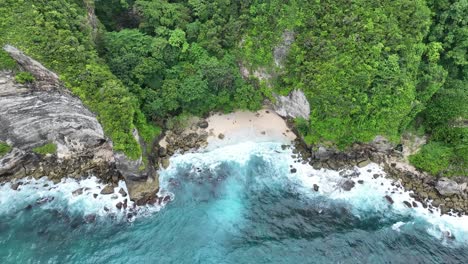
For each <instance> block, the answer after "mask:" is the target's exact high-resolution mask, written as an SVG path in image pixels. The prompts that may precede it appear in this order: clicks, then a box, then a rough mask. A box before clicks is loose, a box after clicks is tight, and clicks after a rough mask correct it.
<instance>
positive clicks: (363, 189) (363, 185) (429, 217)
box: [161, 142, 468, 243]
mask: <svg viewBox="0 0 468 264" xmlns="http://www.w3.org/2000/svg"><path fill="white" fill-rule="evenodd" d="M251 155H261V156H262V158H263V159H264V160H267V161H268V162H270V163H271V164H272V166H273V167H275V170H276V175H273V174H272V177H274V176H278V175H284V174H287V175H288V176H287V177H288V179H289V180H290V181H292V182H295V183H297V184H298V186H300V187H299V188H300V189H301V192H302V193H303V194H304V195H305V196H322V197H326V198H327V199H332V200H337V201H343V202H345V203H347V204H350V205H351V208H352V211H353V213H354V214H355V215H356V216H358V217H364V216H365V215H366V214H368V213H369V212H372V213H374V214H375V213H377V214H379V215H380V216H382V217H386V216H389V215H391V214H398V215H402V216H410V217H413V218H416V219H421V220H424V221H425V222H427V232H428V233H429V234H431V235H433V236H435V237H437V238H441V239H444V238H446V237H447V234H451V235H452V236H454V237H455V238H456V241H459V242H464V243H468V216H463V217H457V216H450V215H440V211H439V210H438V209H435V210H434V209H433V213H431V212H430V211H429V209H427V208H424V207H423V206H422V204H421V203H419V202H417V201H416V200H414V199H413V198H412V197H411V196H410V193H411V192H408V191H405V190H404V189H403V187H401V184H400V183H399V182H394V181H393V180H392V179H388V178H385V172H384V171H383V169H382V168H381V167H379V166H378V165H377V164H375V163H371V164H369V165H367V166H365V167H363V168H357V167H355V168H354V169H353V170H350V171H347V172H345V174H354V176H352V177H349V179H351V180H353V181H354V182H355V186H354V187H353V188H352V189H351V190H350V191H344V190H343V189H342V188H341V187H340V185H341V184H342V183H343V181H345V180H346V179H345V178H344V177H343V176H340V172H339V171H333V170H326V169H320V170H316V169H314V168H312V167H311V166H310V165H308V164H302V163H300V162H298V161H297V159H294V158H292V157H291V155H292V151H291V150H290V149H287V150H282V149H281V145H280V144H279V143H271V142H269V143H267V142H262V143H259V142H244V143H240V144H236V145H229V146H225V147H220V148H217V149H214V150H210V151H205V152H203V153H186V154H184V155H178V156H174V157H172V158H171V166H170V167H169V168H168V169H167V170H166V171H163V172H162V173H161V184H162V186H163V187H167V182H168V178H170V177H171V175H173V174H174V173H175V171H174V170H175V169H176V167H177V166H178V165H181V164H188V165H191V166H193V168H194V172H195V168H196V167H208V168H210V169H215V168H216V167H217V166H219V164H221V163H222V162H226V161H233V162H237V163H238V164H239V165H240V166H244V165H245V163H246V162H247V161H249V159H250V158H251ZM290 165H292V167H293V168H295V169H296V173H291V172H290V168H291V167H290ZM341 173H343V172H341ZM374 175H378V176H374ZM314 184H316V185H318V186H319V190H318V191H317V192H315V191H314V190H313V188H314ZM385 196H388V197H389V198H385ZM389 199H391V200H392V201H393V203H392V204H391V203H390V202H389ZM404 202H407V203H409V204H411V208H410V207H408V206H407V205H405V203H404ZM413 204H416V205H417V207H413ZM402 225H403V223H396V225H394V229H395V230H399V228H400V227H401V226H402Z"/></svg>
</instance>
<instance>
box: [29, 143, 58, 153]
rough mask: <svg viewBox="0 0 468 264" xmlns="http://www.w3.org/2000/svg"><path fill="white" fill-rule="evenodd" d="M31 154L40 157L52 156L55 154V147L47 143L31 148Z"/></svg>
mask: <svg viewBox="0 0 468 264" xmlns="http://www.w3.org/2000/svg"><path fill="white" fill-rule="evenodd" d="M33 152H35V153H37V154H41V155H47V154H54V153H56V152H57V145H55V144H54V143H47V144H45V145H43V146H40V147H35V148H33Z"/></svg>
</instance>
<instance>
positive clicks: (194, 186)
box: [0, 143, 468, 263]
mask: <svg viewBox="0 0 468 264" xmlns="http://www.w3.org/2000/svg"><path fill="white" fill-rule="evenodd" d="M290 154H291V153H290V151H289V150H286V151H283V150H282V149H281V147H280V144H279V143H244V144H239V145H235V146H227V147H223V148H219V149H216V150H213V151H207V152H206V153H197V154H186V155H183V156H177V157H173V158H172V160H171V166H170V167H169V169H168V170H165V171H162V172H161V184H162V188H163V189H164V191H163V192H165V194H167V195H170V196H171V197H172V199H173V200H172V201H171V202H169V203H168V204H167V205H165V206H164V207H161V208H159V207H148V208H140V209H138V210H136V211H132V212H131V214H132V215H131V216H130V217H129V215H128V214H129V213H130V211H129V210H128V211H126V212H119V211H117V210H116V209H115V207H113V204H115V203H116V201H119V200H121V199H123V197H120V196H119V197H114V198H115V199H112V198H109V197H110V196H109V197H98V198H94V197H93V196H92V193H95V192H97V190H98V188H99V187H98V184H97V183H96V181H95V180H94V179H88V180H86V181H83V182H80V183H77V182H75V181H72V180H70V181H67V182H64V183H62V184H58V185H57V186H53V185H52V183H50V182H48V181H46V180H44V179H42V180H40V181H31V182H29V183H28V184H25V185H23V186H21V188H20V190H19V191H16V192H15V191H13V190H11V188H10V187H9V184H7V185H5V186H3V187H1V188H0V260H1V261H0V262H1V263H468V224H467V223H468V221H467V219H466V218H459V217H449V216H444V217H440V216H438V215H436V214H431V213H429V212H426V211H425V209H423V208H422V207H421V206H420V207H418V208H416V209H409V208H406V207H405V206H404V205H403V204H402V201H403V200H410V198H409V195H408V193H405V192H403V191H402V190H397V191H395V193H394V194H391V193H390V190H389V188H394V187H392V186H391V182H390V181H389V180H386V179H383V178H382V177H380V178H378V179H373V177H372V175H373V174H375V173H379V174H381V173H382V172H381V171H380V169H379V168H378V167H377V166H376V165H375V164H374V165H370V166H368V167H366V168H363V169H359V170H357V169H356V170H355V171H352V172H347V174H353V176H352V177H354V178H353V180H355V181H356V182H357V180H359V179H360V180H363V181H364V183H363V184H358V183H357V184H356V186H355V187H354V188H353V189H352V190H351V191H349V192H345V191H343V190H342V189H341V188H339V185H340V182H341V181H342V180H343V177H342V176H339V175H338V172H333V171H323V170H322V171H316V170H313V169H312V168H310V167H309V166H307V165H302V164H300V163H297V162H295V161H294V160H293V159H292V158H291V157H290ZM291 165H292V166H293V167H294V168H296V169H297V173H290V169H291V167H290V166H291ZM345 174H346V173H345ZM350 177H351V176H350ZM313 184H318V185H319V191H318V192H315V191H314V190H313V188H312V186H313ZM44 185H49V186H45V187H44ZM80 186H87V187H88V188H89V189H88V190H86V191H85V192H84V194H83V195H81V196H77V197H75V196H73V195H71V192H72V191H73V190H74V189H76V188H77V187H80ZM51 187H56V188H53V189H51V190H49V189H50V188H51ZM400 192H401V193H400ZM13 194H14V195H13ZM386 194H389V195H392V198H393V199H394V201H395V203H394V205H389V204H388V202H387V201H386V200H385V199H384V198H383V196H384V195H386ZM44 197H48V200H45V199H44ZM51 197H54V198H53V200H52V198H51ZM41 198H42V200H39V202H38V199H41ZM104 207H107V208H108V209H110V211H109V212H106V210H104ZM90 215H92V216H93V217H90ZM134 215H135V216H134ZM94 216H95V219H94ZM448 232H450V233H451V234H452V235H453V236H454V238H449V237H448V236H447V234H448Z"/></svg>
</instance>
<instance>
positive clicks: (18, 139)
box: [0, 46, 159, 201]
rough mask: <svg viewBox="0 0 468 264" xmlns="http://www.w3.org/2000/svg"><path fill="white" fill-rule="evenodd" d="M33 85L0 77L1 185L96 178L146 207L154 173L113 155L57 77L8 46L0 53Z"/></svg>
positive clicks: (96, 124)
mask: <svg viewBox="0 0 468 264" xmlns="http://www.w3.org/2000/svg"><path fill="white" fill-rule="evenodd" d="M4 49H5V50H6V51H7V52H8V53H9V54H10V55H11V57H12V58H14V59H15V60H16V61H17V62H18V65H19V67H20V68H21V69H23V70H25V71H28V72H30V73H31V74H32V75H33V76H34V77H35V81H34V82H33V83H31V84H27V85H22V84H18V83H16V82H15V80H14V76H13V73H12V72H7V71H0V113H1V114H0V141H3V142H6V143H7V144H8V145H10V146H11V147H12V150H11V151H10V152H9V153H7V154H6V155H4V156H3V157H0V180H2V179H3V180H8V179H12V178H21V177H30V176H31V177H42V176H47V177H49V178H50V179H53V180H56V181H59V180H60V179H61V178H63V177H76V178H79V177H82V176H87V175H90V174H92V175H95V176H97V177H99V178H101V179H102V180H103V181H105V182H109V183H111V184H115V183H117V181H118V180H119V179H122V178H123V179H124V180H125V181H126V182H127V185H128V187H129V188H128V189H129V192H130V196H131V198H132V199H134V200H143V201H147V200H148V199H151V196H154V195H155V194H156V192H157V189H158V188H159V184H158V180H157V174H156V172H155V170H154V169H153V168H151V167H150V166H147V167H146V169H141V168H142V161H141V159H140V160H137V161H132V160H130V159H128V158H127V157H125V155H123V154H120V153H114V151H113V149H112V142H111V141H110V140H108V139H107V138H106V136H105V135H104V132H103V129H102V127H101V125H100V124H99V122H98V120H97V119H96V116H95V115H94V114H93V113H92V112H91V111H89V110H88V109H87V108H86V107H85V106H84V105H83V104H82V102H81V101H80V100H79V99H78V98H76V97H75V96H73V95H72V94H70V92H68V90H67V89H65V88H64V87H63V86H62V85H61V83H60V80H59V78H58V76H57V75H56V74H55V73H53V72H51V71H49V70H48V69H46V68H45V67H44V66H42V65H41V64H40V63H39V62H37V61H35V60H33V59H31V58H29V57H28V56H26V55H24V54H23V53H22V52H20V51H19V50H17V49H16V48H14V47H12V46H6V47H5V48H4ZM46 144H53V145H55V146H56V151H55V152H54V153H51V154H39V153H36V152H37V151H36V152H35V151H34V148H37V147H41V146H44V145H46Z"/></svg>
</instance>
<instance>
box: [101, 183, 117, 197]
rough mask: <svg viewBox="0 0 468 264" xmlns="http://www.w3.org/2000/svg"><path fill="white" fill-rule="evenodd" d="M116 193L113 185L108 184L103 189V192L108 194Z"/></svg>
mask: <svg viewBox="0 0 468 264" xmlns="http://www.w3.org/2000/svg"><path fill="white" fill-rule="evenodd" d="M112 193H114V187H113V186H112V185H106V186H105V187H104V188H103V189H102V190H101V194H104V195H107V194H112Z"/></svg>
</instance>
